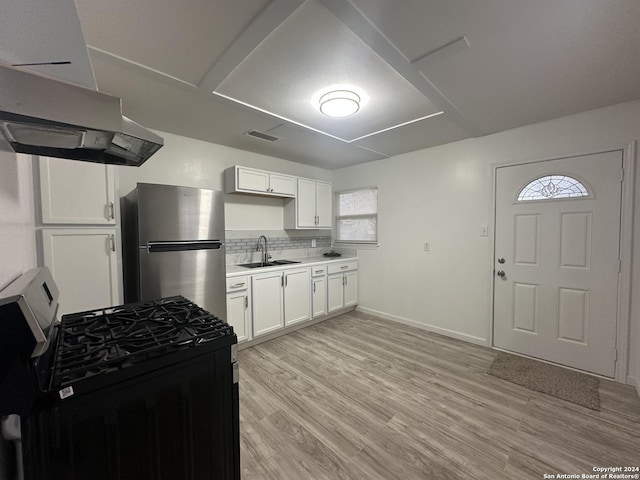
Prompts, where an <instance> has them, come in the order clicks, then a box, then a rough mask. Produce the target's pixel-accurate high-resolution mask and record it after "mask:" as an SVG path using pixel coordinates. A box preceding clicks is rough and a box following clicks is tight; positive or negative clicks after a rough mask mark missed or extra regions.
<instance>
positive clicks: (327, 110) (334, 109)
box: [320, 90, 360, 118]
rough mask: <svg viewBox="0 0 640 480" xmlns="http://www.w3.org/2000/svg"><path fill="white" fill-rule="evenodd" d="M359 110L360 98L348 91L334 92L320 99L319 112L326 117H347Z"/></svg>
mask: <svg viewBox="0 0 640 480" xmlns="http://www.w3.org/2000/svg"><path fill="white" fill-rule="evenodd" d="M358 110H360V96H359V95H358V94H357V93H354V92H352V91H350V90H334V91H332V92H329V93H325V94H324V95H322V97H320V111H321V112H322V113H324V114H325V115H326V116H328V117H336V118H339V117H348V116H349V115H353V114H354V113H356V112H357V111H358Z"/></svg>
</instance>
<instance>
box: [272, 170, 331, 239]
mask: <svg viewBox="0 0 640 480" xmlns="http://www.w3.org/2000/svg"><path fill="white" fill-rule="evenodd" d="M332 198H333V193H332V188H331V184H330V183H326V182H317V181H315V180H308V179H305V178H298V194H297V196H296V198H295V201H293V200H290V201H288V203H286V204H285V211H284V215H285V217H284V228H287V229H304V228H315V229H318V228H331V215H332Z"/></svg>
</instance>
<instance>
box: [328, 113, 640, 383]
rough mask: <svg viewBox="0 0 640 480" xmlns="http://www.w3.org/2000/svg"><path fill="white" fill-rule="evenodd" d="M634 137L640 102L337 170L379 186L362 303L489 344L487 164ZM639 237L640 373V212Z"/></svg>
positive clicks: (336, 175)
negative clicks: (376, 242)
mask: <svg viewBox="0 0 640 480" xmlns="http://www.w3.org/2000/svg"><path fill="white" fill-rule="evenodd" d="M636 139H640V102H638V101H636V102H629V103H625V104H620V105H616V106H611V107H607V108H603V109H599V110H594V111H590V112H585V113H582V114H578V115H573V116H569V117H564V118H560V119H556V120H552V121H548V122H543V123H539V124H535V125H529V126H526V127H522V128H518V129H514V130H510V131H506V132H501V133H498V134H494V135H489V136H486V137H482V138H477V139H469V140H464V141H460V142H455V143H451V144H447V145H442V146H439V147H434V148H430V149H426V150H422V151H418V152H412V153H407V154H404V155H399V156H396V157H392V158H389V159H385V160H380V161H377V162H372V163H367V164H362V165H356V166H353V167H349V168H344V169H340V170H335V171H333V177H332V181H333V184H334V190H340V189H348V188H356V187H360V186H371V185H377V186H378V188H379V234H380V247H379V248H377V249H373V250H360V251H359V256H360V291H359V294H360V297H359V304H360V307H362V308H364V309H367V310H370V311H375V312H380V313H382V314H385V315H387V316H390V317H396V318H398V319H404V320H406V321H410V322H414V323H417V324H420V325H423V326H425V327H428V328H431V329H433V330H435V331H440V332H442V333H446V334H449V335H453V336H457V337H459V338H464V339H466V340H470V341H475V342H484V341H486V339H487V337H488V335H489V327H490V301H491V298H490V286H491V278H492V277H491V275H490V273H489V272H490V271H491V267H492V266H491V243H490V238H489V237H481V236H480V227H481V226H483V225H489V224H490V221H491V165H492V164H499V163H506V162H513V161H521V160H530V159H544V158H552V157H561V156H565V155H572V154H576V153H587V152H592V151H598V150H604V149H610V148H621V147H625V146H626V145H627V144H629V143H630V142H632V141H633V140H636ZM639 170H640V169H639ZM639 178H640V174H638V175H636V179H635V184H636V190H637V194H636V196H637V195H640V180H639ZM636 203H637V202H636ZM634 238H635V242H634V249H635V252H636V255H635V257H634V261H633V285H634V286H633V292H632V297H633V307H632V308H633V310H632V319H631V331H630V338H629V340H630V344H631V346H630V348H631V356H630V359H629V373H630V374H631V376H632V377H635V378H638V377H640V208H637V209H636V212H635V233H634ZM425 242H429V243H430V245H431V252H430V253H426V252H424V250H423V245H424V243H425ZM635 378H631V379H629V380H630V381H635Z"/></svg>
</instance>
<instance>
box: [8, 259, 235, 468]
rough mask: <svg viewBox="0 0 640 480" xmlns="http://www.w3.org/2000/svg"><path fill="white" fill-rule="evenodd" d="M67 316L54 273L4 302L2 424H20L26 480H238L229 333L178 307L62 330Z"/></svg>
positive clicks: (169, 301) (155, 304)
mask: <svg viewBox="0 0 640 480" xmlns="http://www.w3.org/2000/svg"><path fill="white" fill-rule="evenodd" d="M57 304H58V292H57V288H56V286H55V283H54V282H53V279H52V278H51V275H50V273H49V271H48V270H47V269H46V268H42V269H36V270H32V271H29V272H27V273H25V274H24V275H23V276H22V277H20V278H19V279H18V280H16V281H15V282H14V283H12V284H11V285H9V286H8V287H7V289H5V290H3V291H2V292H0V416H7V415H12V414H19V415H20V424H21V428H20V431H21V445H22V451H21V452H22V455H21V459H22V460H23V462H22V463H23V465H24V478H25V479H26V480H43V479H47V480H86V479H91V480H111V479H115V478H118V479H123V480H125V479H126V480H134V479H135V480H157V479H159V478H170V479H172V480H209V479H212V478H216V479H220V480H238V479H239V478H240V469H239V467H240V461H239V455H240V441H239V409H238V383H237V382H238V376H237V375H238V370H237V367H238V365H237V362H236V356H237V353H236V352H237V348H236V347H237V345H236V344H237V338H236V335H235V334H234V333H233V329H232V328H231V327H230V326H229V325H227V324H226V323H224V322H222V321H221V320H220V319H218V318H216V317H215V316H214V315H212V314H210V313H209V312H207V311H205V310H204V309H202V308H201V307H199V306H198V305H196V304H194V303H193V302H191V301H190V300H187V299H185V298H184V297H180V296H177V297H169V298H162V299H158V300H153V301H148V302H142V303H136V304H127V305H120V306H116V307H109V308H104V309H97V310H93V311H87V312H80V313H76V314H69V315H65V316H63V317H62V319H61V321H60V322H56V320H55V318H56V317H55V312H56V310H57ZM12 418H13V419H15V417H12ZM3 430H7V429H5V428H3ZM13 430H15V428H14V429H13ZM18 451H20V450H19V449H18ZM16 463H20V462H16ZM12 475H14V474H12ZM16 478H21V477H19V476H17V477H16Z"/></svg>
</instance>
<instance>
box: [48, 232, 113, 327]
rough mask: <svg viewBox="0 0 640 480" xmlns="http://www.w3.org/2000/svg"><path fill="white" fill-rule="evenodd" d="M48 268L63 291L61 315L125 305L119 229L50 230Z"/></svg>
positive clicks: (61, 291) (59, 312)
mask: <svg viewBox="0 0 640 480" xmlns="http://www.w3.org/2000/svg"><path fill="white" fill-rule="evenodd" d="M41 234H42V247H43V260H44V265H45V266H47V267H49V269H50V270H51V273H52V275H53V278H55V280H56V284H57V285H58V289H59V290H60V307H59V310H58V315H59V316H60V315H64V314H65V313H71V312H82V311H85V310H93V309H95V308H102V307H105V306H108V305H117V304H119V303H121V302H120V301H119V300H120V297H119V292H118V285H119V280H118V271H117V266H118V258H117V252H116V229H115V228H95V229H90V228H65V229H62V228H60V229H54V228H46V229H43V230H42V231H41Z"/></svg>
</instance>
